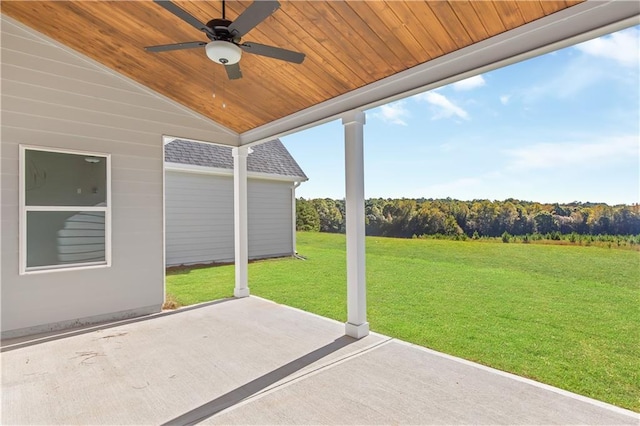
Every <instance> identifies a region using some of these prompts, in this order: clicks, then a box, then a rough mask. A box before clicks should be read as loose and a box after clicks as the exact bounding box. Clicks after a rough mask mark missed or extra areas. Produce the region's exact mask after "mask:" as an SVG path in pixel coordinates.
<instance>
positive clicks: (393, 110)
mask: <svg viewBox="0 0 640 426" xmlns="http://www.w3.org/2000/svg"><path fill="white" fill-rule="evenodd" d="M372 115H373V116H374V117H376V118H379V119H380V120H382V121H384V122H385V123H391V124H398V125H400V126H406V125H407V122H406V121H405V120H404V119H405V118H408V117H410V116H411V113H410V112H409V110H408V109H406V108H405V106H404V101H398V102H392V103H390V104H387V105H382V106H381V107H380V108H378V110H377V111H376V112H374V113H373V114H372Z"/></svg>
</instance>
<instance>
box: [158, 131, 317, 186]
mask: <svg viewBox="0 0 640 426" xmlns="http://www.w3.org/2000/svg"><path fill="white" fill-rule="evenodd" d="M251 149H252V150H253V152H252V153H251V154H249V157H247V170H248V171H250V172H258V173H267V174H273V175H280V176H293V177H299V178H301V179H302V180H307V179H308V178H307V175H305V174H304V172H303V171H302V169H301V168H300V166H299V165H298V163H297V162H296V160H295V159H294V158H293V157H292V156H291V154H290V153H289V151H287V148H285V146H284V145H283V144H282V142H281V141H280V140H279V139H274V140H272V141H269V142H265V143H263V144H260V145H256V146H253V147H251ZM231 150H232V148H231V147H228V146H221V145H214V144H210V143H201V142H191V141H185V140H182V139H175V140H173V141H171V142H169V143H168V144H166V145H165V146H164V154H165V161H167V162H170V163H179V164H190V165H194V166H204V167H216V168H221V169H231V170H233V157H232V156H231Z"/></svg>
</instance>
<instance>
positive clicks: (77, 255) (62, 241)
mask: <svg viewBox="0 0 640 426" xmlns="http://www.w3.org/2000/svg"><path fill="white" fill-rule="evenodd" d="M104 261H105V214H104V212H96V211H90V212H86V211H63V212H60V211H30V212H27V268H33V267H39V266H55V265H65V264H76V263H89V262H104Z"/></svg>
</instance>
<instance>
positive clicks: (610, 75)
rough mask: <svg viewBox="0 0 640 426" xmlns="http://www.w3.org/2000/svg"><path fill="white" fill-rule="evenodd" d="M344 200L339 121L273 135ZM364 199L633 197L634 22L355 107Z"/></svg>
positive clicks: (319, 186)
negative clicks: (360, 129)
mask: <svg viewBox="0 0 640 426" xmlns="http://www.w3.org/2000/svg"><path fill="white" fill-rule="evenodd" d="M282 141H283V142H284V144H285V146H286V147H287V149H289V151H290V152H291V154H292V155H293V156H294V157H295V158H296V160H297V161H298V163H299V164H300V166H301V167H302V168H303V170H304V171H305V172H306V174H307V175H308V176H309V181H308V182H305V183H303V184H302V185H301V186H300V187H299V188H298V190H297V196H300V197H305V198H318V197H330V198H342V197H344V137H343V128H342V125H341V123H340V122H339V121H335V122H331V123H327V124H324V125H321V126H317V127H314V128H312V129H308V130H305V131H303V132H299V133H296V134H294V135H290V136H287V137H284V138H282ZM364 143H365V196H366V197H367V198H370V197H385V198H387V197H390V198H400V197H409V198H419V197H425V198H446V197H451V198H457V199H462V200H471V199H474V198H487V199H491V200H503V199H505V198H510V197H513V198H518V199H521V200H530V201H540V202H571V201H582V202H586V201H592V202H606V203H609V204H618V203H628V204H630V203H638V202H640V171H639V169H640V153H639V145H640V27H634V28H630V29H626V30H623V31H620V32H618V33H614V34H611V35H608V36H604V37H601V38H598V39H594V40H590V41H588V42H585V43H582V44H579V45H576V46H573V47H569V48H566V49H563V50H559V51H556V52H553V53H550V54H547V55H544V56H539V57H537V58H533V59H530V60H528V61H525V62H521V63H518V64H514V65H511V66H509V67H506V68H502V69H499V70H495V71H491V72H488V73H486V74H483V75H479V76H475V77H471V78H469V79H467V80H463V81H460V82H458V83H454V84H451V85H448V86H445V87H441V88H439V89H436V90H433V91H430V92H425V93H421V94H419V95H416V96H413V97H410V98H406V99H404V100H401V101H398V102H394V103H391V104H388V105H385V106H382V107H380V108H376V109H373V110H370V111H367V124H366V125H365V142H364Z"/></svg>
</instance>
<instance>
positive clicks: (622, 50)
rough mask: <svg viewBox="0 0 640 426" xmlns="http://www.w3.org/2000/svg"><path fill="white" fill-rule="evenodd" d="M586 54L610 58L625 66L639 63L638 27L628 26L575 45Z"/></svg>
mask: <svg viewBox="0 0 640 426" xmlns="http://www.w3.org/2000/svg"><path fill="white" fill-rule="evenodd" d="M576 49H578V50H580V51H581V52H584V53H586V54H588V55H592V56H596V57H601V58H607V59H612V60H614V61H616V62H617V63H618V64H620V65H622V66H625V67H637V66H638V65H639V64H640V29H638V28H630V29H628V30H624V31H619V32H616V33H613V34H610V35H608V36H604V37H599V38H596V39H593V40H589V41H586V42H584V43H580V44H578V45H576Z"/></svg>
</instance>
